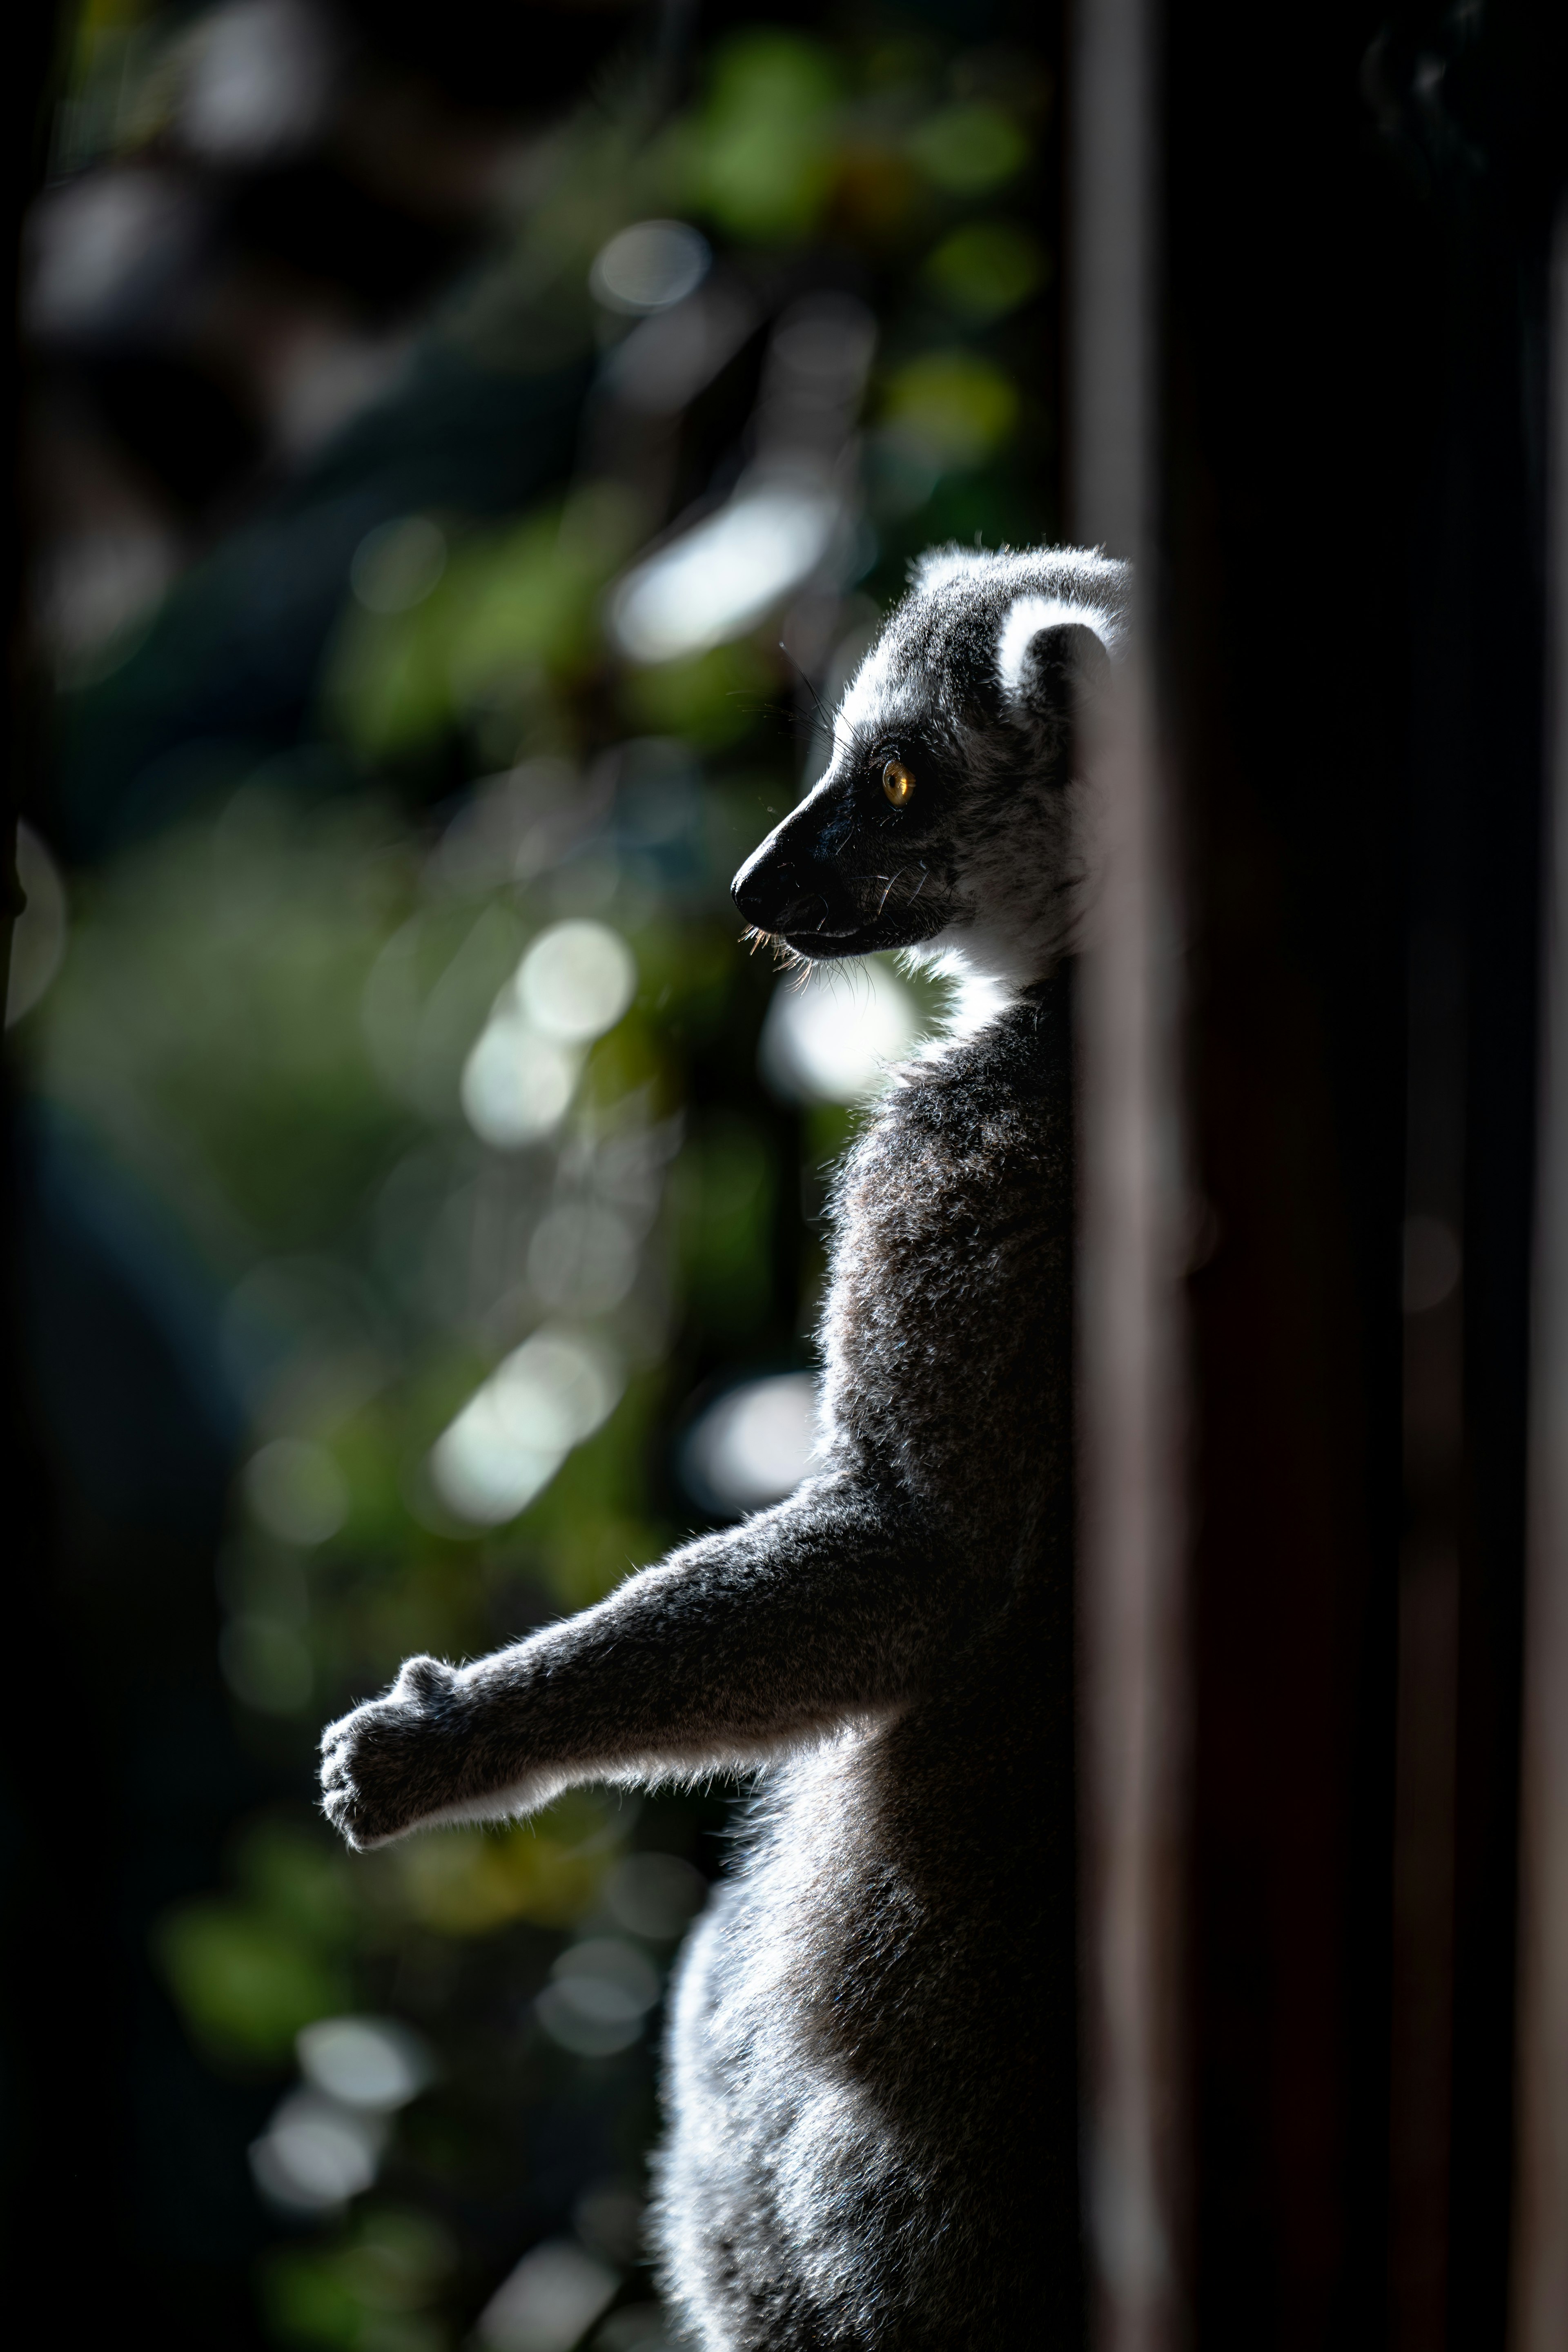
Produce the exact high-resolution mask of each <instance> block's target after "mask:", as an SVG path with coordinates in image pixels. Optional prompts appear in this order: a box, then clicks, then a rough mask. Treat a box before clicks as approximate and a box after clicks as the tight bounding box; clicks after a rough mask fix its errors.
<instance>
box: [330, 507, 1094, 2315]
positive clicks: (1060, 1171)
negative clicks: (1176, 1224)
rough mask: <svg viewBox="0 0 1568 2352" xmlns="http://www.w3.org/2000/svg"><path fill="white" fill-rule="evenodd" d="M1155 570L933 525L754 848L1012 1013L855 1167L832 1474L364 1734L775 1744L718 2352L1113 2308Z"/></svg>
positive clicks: (728, 2024) (398, 1689) (764, 888)
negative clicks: (1109, 1053) (1078, 1368)
mask: <svg viewBox="0 0 1568 2352" xmlns="http://www.w3.org/2000/svg"><path fill="white" fill-rule="evenodd" d="M1126 594H1127V582H1126V577H1125V574H1124V572H1123V570H1122V568H1121V566H1120V565H1118V564H1115V563H1113V562H1109V561H1107V560H1105V559H1104V558H1101V557H1100V556H1097V555H1090V554H1082V553H1078V552H1075V551H1045V552H1035V553H1024V554H1000V555H978V554H970V553H967V552H964V551H958V550H950V551H942V552H939V553H936V554H933V555H930V556H927V557H926V558H925V560H924V561H923V562H922V563H921V565H920V566H919V567H918V569H917V572H916V574H915V579H914V584H913V589H912V593H910V596H909V597H908V598H907V600H906V601H905V602H904V604H901V605H900V607H899V608H898V610H897V611H896V612H895V613H894V614H892V616H891V618H890V619H889V622H888V623H887V625H886V626H885V628H884V629H883V631H882V634H881V635H880V637H879V640H878V642H877V644H876V645H875V646H873V648H872V650H871V652H870V653H869V654H868V656H867V658H866V661H865V663H864V665H863V666H862V667H861V669H860V671H859V673H858V677H856V678H855V680H854V683H853V684H852V685H851V687H850V688H849V690H848V692H847V695H846V697H845V699H844V703H843V706H842V708H841V709H839V711H838V712H837V716H836V719H835V725H834V747H833V756H832V762H831V765H830V766H829V768H828V770H827V772H826V775H825V776H824V777H823V779H822V782H820V783H819V784H818V785H817V786H816V789H815V791H813V792H812V793H810V794H809V795H808V797H807V798H806V799H805V801H804V802H803V803H801V804H800V806H799V807H798V808H797V809H795V812H794V814H792V815H791V816H789V817H788V818H787V819H786V820H785V821H784V824H781V825H779V826H778V828H777V829H776V831H775V832H773V834H771V835H769V837H768V839H767V840H766V841H765V842H764V843H763V845H762V847H761V848H760V849H759V850H758V851H757V852H756V854H755V856H752V858H751V859H750V860H749V861H748V863H747V864H746V865H745V866H743V867H742V871H741V873H740V874H739V876H738V877H736V881H735V885H734V896H735V898H736V900H737V902H738V904H739V906H740V908H741V910H742V914H743V915H744V916H745V917H746V919H747V920H748V922H749V923H750V924H751V925H752V927H753V928H754V929H757V930H758V931H761V932H764V933H768V934H771V935H772V936H773V938H774V939H776V940H782V941H783V942H784V944H785V945H786V946H787V947H788V948H789V949H791V950H794V951H795V953H796V954H797V955H799V956H801V957H805V958H808V959H812V960H818V959H822V958H827V957H844V956H857V955H864V954H867V953H868V952H870V951H871V950H876V949H882V948H907V949H914V950H919V951H920V952H921V953H922V954H924V955H927V956H931V955H941V954H944V953H945V954H947V955H949V956H950V957H951V958H952V960H953V961H954V963H956V964H957V965H959V966H961V967H962V968H963V971H966V972H967V973H968V974H969V975H970V976H971V977H972V979H973V980H974V981H976V982H979V983H983V984H984V986H985V987H987V988H988V989H989V991H990V995H991V1003H990V1009H989V1013H988V1014H986V1015H985V1016H984V1017H982V1018H980V1019H979V1020H978V1021H976V1019H975V1018H974V1017H973V1008H972V1017H971V1021H970V1024H969V1026H968V1031H967V1034H962V1033H961V1034H958V1035H957V1036H955V1037H954V1038H953V1039H952V1040H951V1041H950V1042H948V1043H947V1044H946V1045H944V1046H942V1048H941V1049H940V1050H936V1051H932V1052H930V1053H929V1054H928V1056H927V1058H925V1059H924V1060H921V1061H917V1062H915V1063H913V1064H911V1065H909V1066H905V1067H903V1068H901V1069H900V1071H898V1072H897V1074H896V1079H895V1083H894V1085H893V1086H892V1087H891V1089H890V1090H889V1093H888V1094H887V1096H886V1097H885V1098H884V1100H883V1102H882V1105H881V1107H880V1108H879V1111H878V1113H877V1114H876V1116H875V1118H873V1119H872V1120H871V1121H870V1123H869V1124H868V1127H867V1129H866V1130H865V1132H864V1133H863V1134H862V1135H861V1137H860V1139H859V1140H858V1143H857V1144H856V1145H855V1147H854V1149H853V1150H851V1152H850V1153H849V1156H848V1159H847V1163H846V1165H845V1167H844V1169H843V1171H842V1173H841V1175H840V1177H839V1180H838V1184H837V1200H836V1208H835V1223H836V1236H837V1238H836V1248H835V1256H834V1272H833V1284H832V1291H831V1296H830V1299H829V1304H828V1307H827V1313H826V1323H825V1328H824V1345H825V1352H826V1383H825V1397H824V1408H823V1410H824V1421H825V1427H826V1441H825V1451H824V1454H823V1457H822V1462H823V1466H822V1468H821V1469H820V1471H819V1472H818V1474H817V1475H814V1476H812V1477H810V1478H808V1479H807V1480H806V1482H805V1485H804V1486H801V1487H800V1489H799V1490H798V1492H797V1493H796V1494H795V1496H793V1497H792V1499H791V1500H790V1501H788V1502H786V1503H782V1504H780V1505H779V1506H778V1507H777V1508H775V1509H773V1510H768V1511H763V1512H760V1513H759V1514H758V1515H757V1516H756V1517H752V1518H750V1519H747V1520H745V1521H743V1522H742V1524H741V1525H740V1526H739V1527H736V1528H731V1529H729V1530H727V1531H725V1532H722V1533H720V1534H716V1535H710V1536H707V1537H704V1538H701V1539H700V1541H698V1542H695V1543H691V1544H689V1545H687V1546H686V1547H685V1549H682V1550H680V1551H678V1552H676V1553H675V1554H673V1555H672V1557H671V1558H669V1559H667V1560H665V1561H664V1562H662V1564H661V1565H659V1566H658V1567H656V1568H647V1569H644V1570H642V1571H641V1572H640V1573H639V1574H637V1575H635V1576H633V1577H631V1578H630V1579H629V1580H627V1581H626V1583H625V1584H623V1585H622V1586H621V1587H620V1588H619V1590H618V1591H616V1592H614V1593H612V1594H611V1596H610V1598H609V1599H608V1600H607V1601H602V1602H601V1603H600V1604H599V1606H598V1607H597V1608H594V1609H589V1610H586V1611H584V1613H583V1614H582V1615H581V1616H578V1617H574V1618H572V1619H571V1620H569V1621H568V1622H565V1623H563V1624H559V1625H553V1626H551V1627H549V1628H547V1629H546V1630H545V1631H544V1632H542V1633H536V1634H534V1635H533V1636H532V1637H531V1639H530V1640H528V1641H525V1642H522V1643H519V1644H518V1645H517V1646H516V1647H515V1648H513V1649H509V1650H503V1651H501V1652H500V1653H499V1654H497V1655H496V1656H494V1657H489V1658H485V1659H482V1660H480V1661H479V1663H478V1664H474V1665H469V1666H465V1667H462V1668H460V1669H458V1668H454V1667H451V1666H447V1665H442V1664H437V1661H436V1660H434V1659H431V1658H413V1659H410V1660H409V1662H408V1663H407V1664H406V1665H405V1667H404V1668H403V1671H402V1673H401V1674H400V1675H399V1676H398V1678H397V1681H396V1683H395V1685H393V1688H392V1690H391V1691H390V1693H389V1694H388V1696H386V1697H384V1698H382V1699H378V1700H374V1701H373V1702H372V1703H371V1704H369V1705H367V1706H360V1707H357V1708H356V1709H355V1710H354V1712H353V1714H352V1715H349V1716H346V1717H344V1718H343V1720H342V1722H341V1723H338V1724H335V1725H333V1726H332V1727H331V1729H330V1730H329V1731H328V1732H327V1734H326V1735H325V1738H324V1740H323V1743H322V1745H323V1751H324V1756H325V1762H324V1765H323V1769H322V1781H323V1786H324V1789H325V1799H326V1809H327V1811H328V1813H329V1814H330V1816H331V1819H332V1820H333V1821H334V1822H336V1823H337V1825H338V1827H339V1828H340V1829H341V1830H342V1832H343V1834H344V1836H345V1837H346V1838H347V1839H348V1840H349V1842H350V1843H351V1844H353V1845H356V1846H369V1845H374V1844H377V1843H380V1842H381V1841H382V1840H384V1839H386V1838H392V1837H396V1836H399V1835H401V1834H402V1832H405V1830H410V1829H413V1828H415V1827H416V1826H417V1825H419V1824H421V1823H429V1822H452V1821H469V1820H476V1819H493V1818H498V1817H500V1816H504V1815H510V1814H520V1813H526V1812H529V1811H532V1810H533V1809H534V1808H536V1807H538V1806H540V1805H542V1804H544V1803H545V1802H547V1801H548V1800H549V1799H550V1798H552V1796H554V1795H555V1794H556V1792H557V1791H558V1790H562V1789H564V1788H565V1787H567V1786H568V1785H569V1784H570V1783H572V1782H574V1781H582V1780H620V1781H649V1780H659V1779H663V1778H665V1777H667V1776H669V1775H679V1774H686V1773H690V1772H700V1771H707V1770H709V1769H711V1768H713V1767H715V1766H742V1767H746V1768H752V1767H761V1768H762V1779H761V1795H760V1798H759V1801H758V1803H757V1806H756V1810H755V1818H754V1824H753V1830H752V1842H751V1845H750V1850H749V1854H748V1857H747V1859H746V1860H745V1862H744V1863H743V1864H742V1867H741V1868H740V1869H739V1870H738V1871H737V1873H736V1874H735V1875H734V1876H733V1877H732V1878H731V1880H730V1881H729V1882H728V1883H727V1884H726V1885H723V1887H722V1888H721V1891H720V1893H719V1895H718V1896H717V1899H716V1900H715V1901H714V1903H713V1904H712V1905H711V1906H710V1909H709V1911H708V1913H707V1915H706V1916H705V1917H704V1919H703V1920H702V1922H701V1923H700V1927H699V1928H698V1930H697V1932H696V1934H695V1935H694V1937H693V1938H692V1939H691V1942H690V1945H689V1948H688V1950H687V1953H686V1956H685V1959H684V1962H683V1965H682V1969H681V1972H680V1976H679V1986H678V1990H677V1994H676V1998H675V2001H674V2006H673V2021H672V2025H671V2030H670V2035H669V2046H668V2084H667V2089H668V2106H669V2110H670V2130H669V2135H668V2141H667V2144H666V2147H665V2148H664V2151H663V2154H662V2156H661V2158H660V2159H659V2165H658V2193H657V2197H656V2203H655V2210H656V2226H657V2235H658V2246H659V2252H660V2255H661V2259H662V2263H663V2267H664V2275H665V2284H666V2290H667V2293H668V2295H669V2297H670V2299H671V2302H672V2304H673V2305H674V2308H675V2310H676V2312H677V2313H678V2315H679V2319H680V2322H681V2324H683V2325H684V2326H686V2327H687V2328H688V2329H689V2331H690V2334H691V2336H692V2337H693V2338H694V2340H695V2341H696V2343H697V2344H699V2345H700V2346H701V2347H703V2352H742V2347H745V2352H753V2347H754V2348H755V2352H763V2347H765V2348H766V2352H826V2347H864V2352H891V2347H899V2352H906V2347H907V2352H914V2347H922V2348H926V2347H929V2352H937V2347H942V2352H957V2347H972V2352H997V2347H1001V2346H1004V2345H1012V2344H1018V2345H1021V2344H1024V2343H1050V2342H1056V2341H1061V2342H1064V2343H1065V2342H1068V2341H1069V2340H1073V2339H1074V2336H1075V2326H1076V2322H1075V2313H1076V2305H1077V2294H1078V2288H1077V2269H1078V2265H1077V2242H1078V2197H1077V2188H1076V2179H1077V2168H1076V2148H1075V2145H1074V2135H1075V2120H1074V2117H1075V2100H1074V2082H1073V2071H1074V2058H1073V2053H1074V2039H1075V2036H1074V2022H1073V2018H1074V1999H1073V1924H1072V1880H1073V1868H1072V1843H1073V1841H1072V1800H1071V1785H1072V1748H1073V1740H1072V1668H1071V1647H1072V1641H1071V1606H1070V1550H1071V1476H1070V1456H1071V1406H1070V1381H1071V1357H1072V1330H1071V1258H1072V1224H1073V1173H1072V1170H1073V1154H1072V1138H1071V1080H1070V1059H1069V1037H1068V1029H1069V1004H1068V972H1069V971H1070V966H1069V965H1068V964H1066V963H1064V962H1063V961H1062V958H1063V953H1064V950H1065V949H1066V948H1068V946H1069V945H1070V942H1071V931H1072V922H1073V914H1074V906H1075V900H1076V898H1077V895H1078V892H1079V886H1080V883H1081V879H1082V874H1083V866H1084V850H1083V839H1084V827H1083V809H1082V799H1083V793H1082V788H1081V786H1080V785H1079V782H1077V781H1076V779H1075V771H1074V761H1073V747H1072V709H1073V700H1074V696H1075V693H1076V692H1078V691H1079V688H1081V686H1082V685H1083V684H1084V683H1085V682H1086V681H1087V680H1089V678H1090V677H1092V676H1093V675H1094V674H1095V673H1097V672H1098V671H1099V670H1100V669H1102V668H1103V667H1104V662H1105V656H1106V653H1107V652H1108V651H1113V650H1114V647H1115V645H1116V640H1117V637H1118V635H1119V632H1120V630H1121V626H1122V622H1123V613H1124V607H1125V600H1126Z"/></svg>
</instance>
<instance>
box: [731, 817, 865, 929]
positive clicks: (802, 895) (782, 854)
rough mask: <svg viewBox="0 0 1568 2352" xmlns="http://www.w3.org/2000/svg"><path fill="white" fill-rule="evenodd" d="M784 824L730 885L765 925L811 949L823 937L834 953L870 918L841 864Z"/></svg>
mask: <svg viewBox="0 0 1568 2352" xmlns="http://www.w3.org/2000/svg"><path fill="white" fill-rule="evenodd" d="M793 830H794V828H793V827H792V826H791V825H789V824H782V825H780V827H779V828H778V831H777V832H776V833H771V834H770V835H768V837H767V839H766V841H764V842H763V845H762V846H761V847H760V848H759V849H755V850H753V851H752V855H751V856H750V857H748V858H747V860H746V862H745V864H744V866H742V868H741V870H740V872H739V873H738V874H737V875H736V877H735V879H734V881H733V882H732V883H731V886H730V895H731V898H733V899H734V901H735V904H736V906H737V907H739V908H740V910H741V912H742V915H743V916H744V917H745V919H746V920H747V922H748V923H751V924H752V925H753V926H754V928H755V929H757V930H759V931H771V932H772V933H773V935H774V937H775V938H781V939H787V940H790V941H791V943H792V944H796V943H798V944H799V945H800V946H801V947H803V948H804V949H805V951H806V953H807V954H809V953H810V952H811V950H812V943H814V942H820V943H821V947H822V950H823V951H825V952H827V953H831V952H832V950H831V945H830V942H832V941H833V940H847V939H849V938H851V937H853V936H854V935H856V934H857V933H858V932H860V931H862V930H863V929H865V924H866V918H865V915H864V913H863V912H862V910H861V909H860V908H858V906H857V905H856V903H855V901H854V899H853V898H851V897H850V895H849V892H848V891H847V888H846V887H845V885H844V881H843V879H842V877H841V876H840V875H839V872H838V869H837V866H833V865H830V864H829V863H828V861H827V860H826V858H821V857H816V856H813V855H812V849H811V845H810V843H809V842H808V841H801V840H792V839H791V838H790V835H791V833H792V831H793Z"/></svg>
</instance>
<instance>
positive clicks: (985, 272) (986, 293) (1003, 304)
mask: <svg viewBox="0 0 1568 2352" xmlns="http://www.w3.org/2000/svg"><path fill="white" fill-rule="evenodd" d="M924 275H925V278H926V281H927V283H928V284H929V285H930V286H931V287H932V288H933V289H934V290H935V291H936V292H937V293H938V294H940V295H941V296H942V300H943V301H944V302H945V303H946V304H947V305H948V308H949V309H950V310H956V311H957V312H958V314H959V316H960V317H961V318H965V319H973V320H975V321H976V322H977V323H980V322H984V320H990V319H1000V318H1002V317H1004V316H1005V313H1006V312H1007V311H1009V310H1016V308H1017V306H1018V304H1019V303H1020V302H1025V301H1027V299H1028V298H1029V296H1030V295H1031V294H1033V293H1034V292H1035V290H1036V289H1037V287H1039V286H1042V285H1043V284H1044V283H1045V280H1046V275H1047V270H1046V257H1045V255H1044V254H1043V253H1042V252H1041V250H1040V247H1039V246H1038V245H1037V243H1036V241H1035V239H1034V238H1033V237H1032V236H1029V235H1028V234H1027V232H1026V230H1024V229H1021V228H1018V227H1016V226H1015V225H1014V223H1013V222H1011V221H974V222H972V223H971V224H969V226H966V227H964V228H957V229H954V230H953V232H952V236H947V237H944V238H943V239H942V243H941V244H940V245H939V246H938V247H937V248H936V250H935V252H934V253H933V254H931V257H930V258H929V260H928V261H927V263H926V266H925V272H924Z"/></svg>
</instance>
